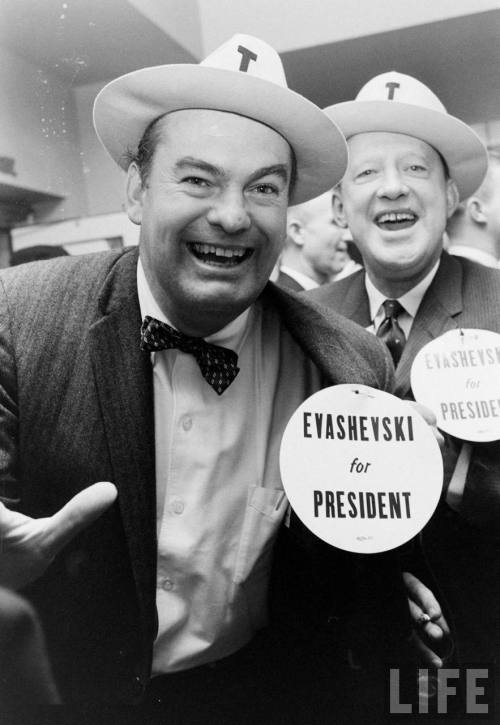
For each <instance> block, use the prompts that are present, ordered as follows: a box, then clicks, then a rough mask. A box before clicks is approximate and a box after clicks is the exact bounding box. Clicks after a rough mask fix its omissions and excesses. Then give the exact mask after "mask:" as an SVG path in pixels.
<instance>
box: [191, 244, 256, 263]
mask: <svg viewBox="0 0 500 725" xmlns="http://www.w3.org/2000/svg"><path fill="white" fill-rule="evenodd" d="M187 246H188V249H189V251H190V252H191V253H192V254H193V256H194V257H196V259H199V260H200V261H201V262H205V264H214V265H217V266H219V267H236V266H237V265H238V264H242V262H244V261H245V260H246V259H248V258H249V257H251V256H252V254H253V252H254V250H253V249H249V248H248V247H219V246H217V245H216V244H202V243H200V242H189V243H188V245H187Z"/></svg>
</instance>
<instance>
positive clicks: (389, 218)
mask: <svg viewBox="0 0 500 725" xmlns="http://www.w3.org/2000/svg"><path fill="white" fill-rule="evenodd" d="M417 220H418V216H417V215H416V214H414V213H413V212H412V211H384V212H381V213H380V214H377V216H376V217H375V224H376V225H377V226H378V227H379V228H380V229H384V230H385V231H389V232H398V231H400V230H401V229H409V228H410V227H412V226H413V225H414V224H415V223H416V222H417Z"/></svg>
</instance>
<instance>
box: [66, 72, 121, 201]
mask: <svg viewBox="0 0 500 725" xmlns="http://www.w3.org/2000/svg"><path fill="white" fill-rule="evenodd" d="M103 85H105V84H104V83H100V84H98V83H94V84H91V85H86V86H78V87H77V88H75V90H74V97H75V105H76V115H77V118H78V129H79V138H80V158H81V161H82V167H83V176H84V179H85V190H86V204H87V213H88V214H91V215H93V214H103V213H107V212H116V211H121V210H123V208H124V206H123V201H124V198H125V173H124V172H123V171H122V169H120V167H119V166H118V165H117V164H116V163H115V162H114V161H113V160H112V159H111V157H110V156H108V154H107V153H106V151H105V150H104V148H103V147H102V146H101V143H100V141H99V140H98V138H97V136H96V133H95V131H94V126H93V123H92V108H93V105H94V99H95V97H96V95H97V93H98V92H99V91H100V89H101V88H102V86H103Z"/></svg>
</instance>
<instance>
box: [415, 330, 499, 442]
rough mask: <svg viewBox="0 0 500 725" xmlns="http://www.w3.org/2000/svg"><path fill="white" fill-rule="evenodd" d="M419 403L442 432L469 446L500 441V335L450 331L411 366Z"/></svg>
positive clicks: (470, 331) (475, 331) (433, 343)
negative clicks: (469, 443) (435, 420)
mask: <svg viewBox="0 0 500 725" xmlns="http://www.w3.org/2000/svg"><path fill="white" fill-rule="evenodd" d="M411 387H412V390H413V395H414V396H415V400H418V402H419V403H422V404H423V405H426V406H427V407H428V408H430V409H431V410H432V411H433V412H434V413H435V415H436V418H437V424H438V427H439V428H441V429H442V430H444V431H446V433H450V434H451V435H454V436H456V437H457V438H461V439H462V440H466V441H474V442H479V441H481V442H485V441H495V440H498V439H500V335H499V334H498V333H496V332H490V331H489V330H450V331H449V332H445V334H444V335H441V336H440V337H437V338H436V339H435V340H432V341H431V342H429V343H428V344H427V345H426V346H425V347H423V348H422V349H421V350H420V352H419V353H418V355H417V356H416V357H415V360H414V361H413V365H412V369H411Z"/></svg>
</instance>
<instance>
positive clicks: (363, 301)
mask: <svg viewBox="0 0 500 725" xmlns="http://www.w3.org/2000/svg"><path fill="white" fill-rule="evenodd" d="M347 279H348V280H349V285H348V286H347V289H346V292H345V295H344V298H343V300H342V301H341V303H340V305H339V306H338V308H337V309H338V311H339V312H340V314H342V315H344V316H345V317H347V318H348V319H349V320H352V321H353V322H357V323H358V325H361V327H368V325H369V324H370V322H371V319H370V303H369V301H368V295H367V294H366V287H365V273H364V270H360V271H359V272H357V273H355V274H353V275H351V276H350V277H348V278H347ZM344 285H346V282H344Z"/></svg>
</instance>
